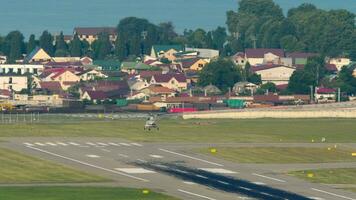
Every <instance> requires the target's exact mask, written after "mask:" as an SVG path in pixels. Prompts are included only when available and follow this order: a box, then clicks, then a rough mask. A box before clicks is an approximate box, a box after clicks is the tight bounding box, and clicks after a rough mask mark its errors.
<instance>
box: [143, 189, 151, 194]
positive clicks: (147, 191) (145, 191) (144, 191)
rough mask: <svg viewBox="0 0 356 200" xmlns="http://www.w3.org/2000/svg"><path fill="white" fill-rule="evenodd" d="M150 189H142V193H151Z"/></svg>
mask: <svg viewBox="0 0 356 200" xmlns="http://www.w3.org/2000/svg"><path fill="white" fill-rule="evenodd" d="M149 193H150V191H149V190H142V194H149Z"/></svg>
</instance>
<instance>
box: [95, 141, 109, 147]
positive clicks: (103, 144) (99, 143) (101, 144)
mask: <svg viewBox="0 0 356 200" xmlns="http://www.w3.org/2000/svg"><path fill="white" fill-rule="evenodd" d="M97 144H98V145H100V146H108V145H107V144H105V143H102V142H97Z"/></svg>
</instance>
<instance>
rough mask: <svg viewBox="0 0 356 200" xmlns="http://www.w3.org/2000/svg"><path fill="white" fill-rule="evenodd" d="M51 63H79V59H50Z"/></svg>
mask: <svg viewBox="0 0 356 200" xmlns="http://www.w3.org/2000/svg"><path fill="white" fill-rule="evenodd" d="M52 61H53V62H56V63H75V62H78V63H80V62H81V60H80V57H52Z"/></svg>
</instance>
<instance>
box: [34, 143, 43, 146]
mask: <svg viewBox="0 0 356 200" xmlns="http://www.w3.org/2000/svg"><path fill="white" fill-rule="evenodd" d="M35 145H38V146H46V145H45V144H42V143H39V142H36V143H35Z"/></svg>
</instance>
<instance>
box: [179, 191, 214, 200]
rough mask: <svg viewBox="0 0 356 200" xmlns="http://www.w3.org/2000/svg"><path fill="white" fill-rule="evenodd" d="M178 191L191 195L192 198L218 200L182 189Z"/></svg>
mask: <svg viewBox="0 0 356 200" xmlns="http://www.w3.org/2000/svg"><path fill="white" fill-rule="evenodd" d="M178 191H179V192H182V193H184V194H189V195H191V196H196V197H200V198H202V199H208V200H216V199H213V198H210V197H207V196H204V195H200V194H195V193H193V192H189V191H185V190H182V189H178Z"/></svg>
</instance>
